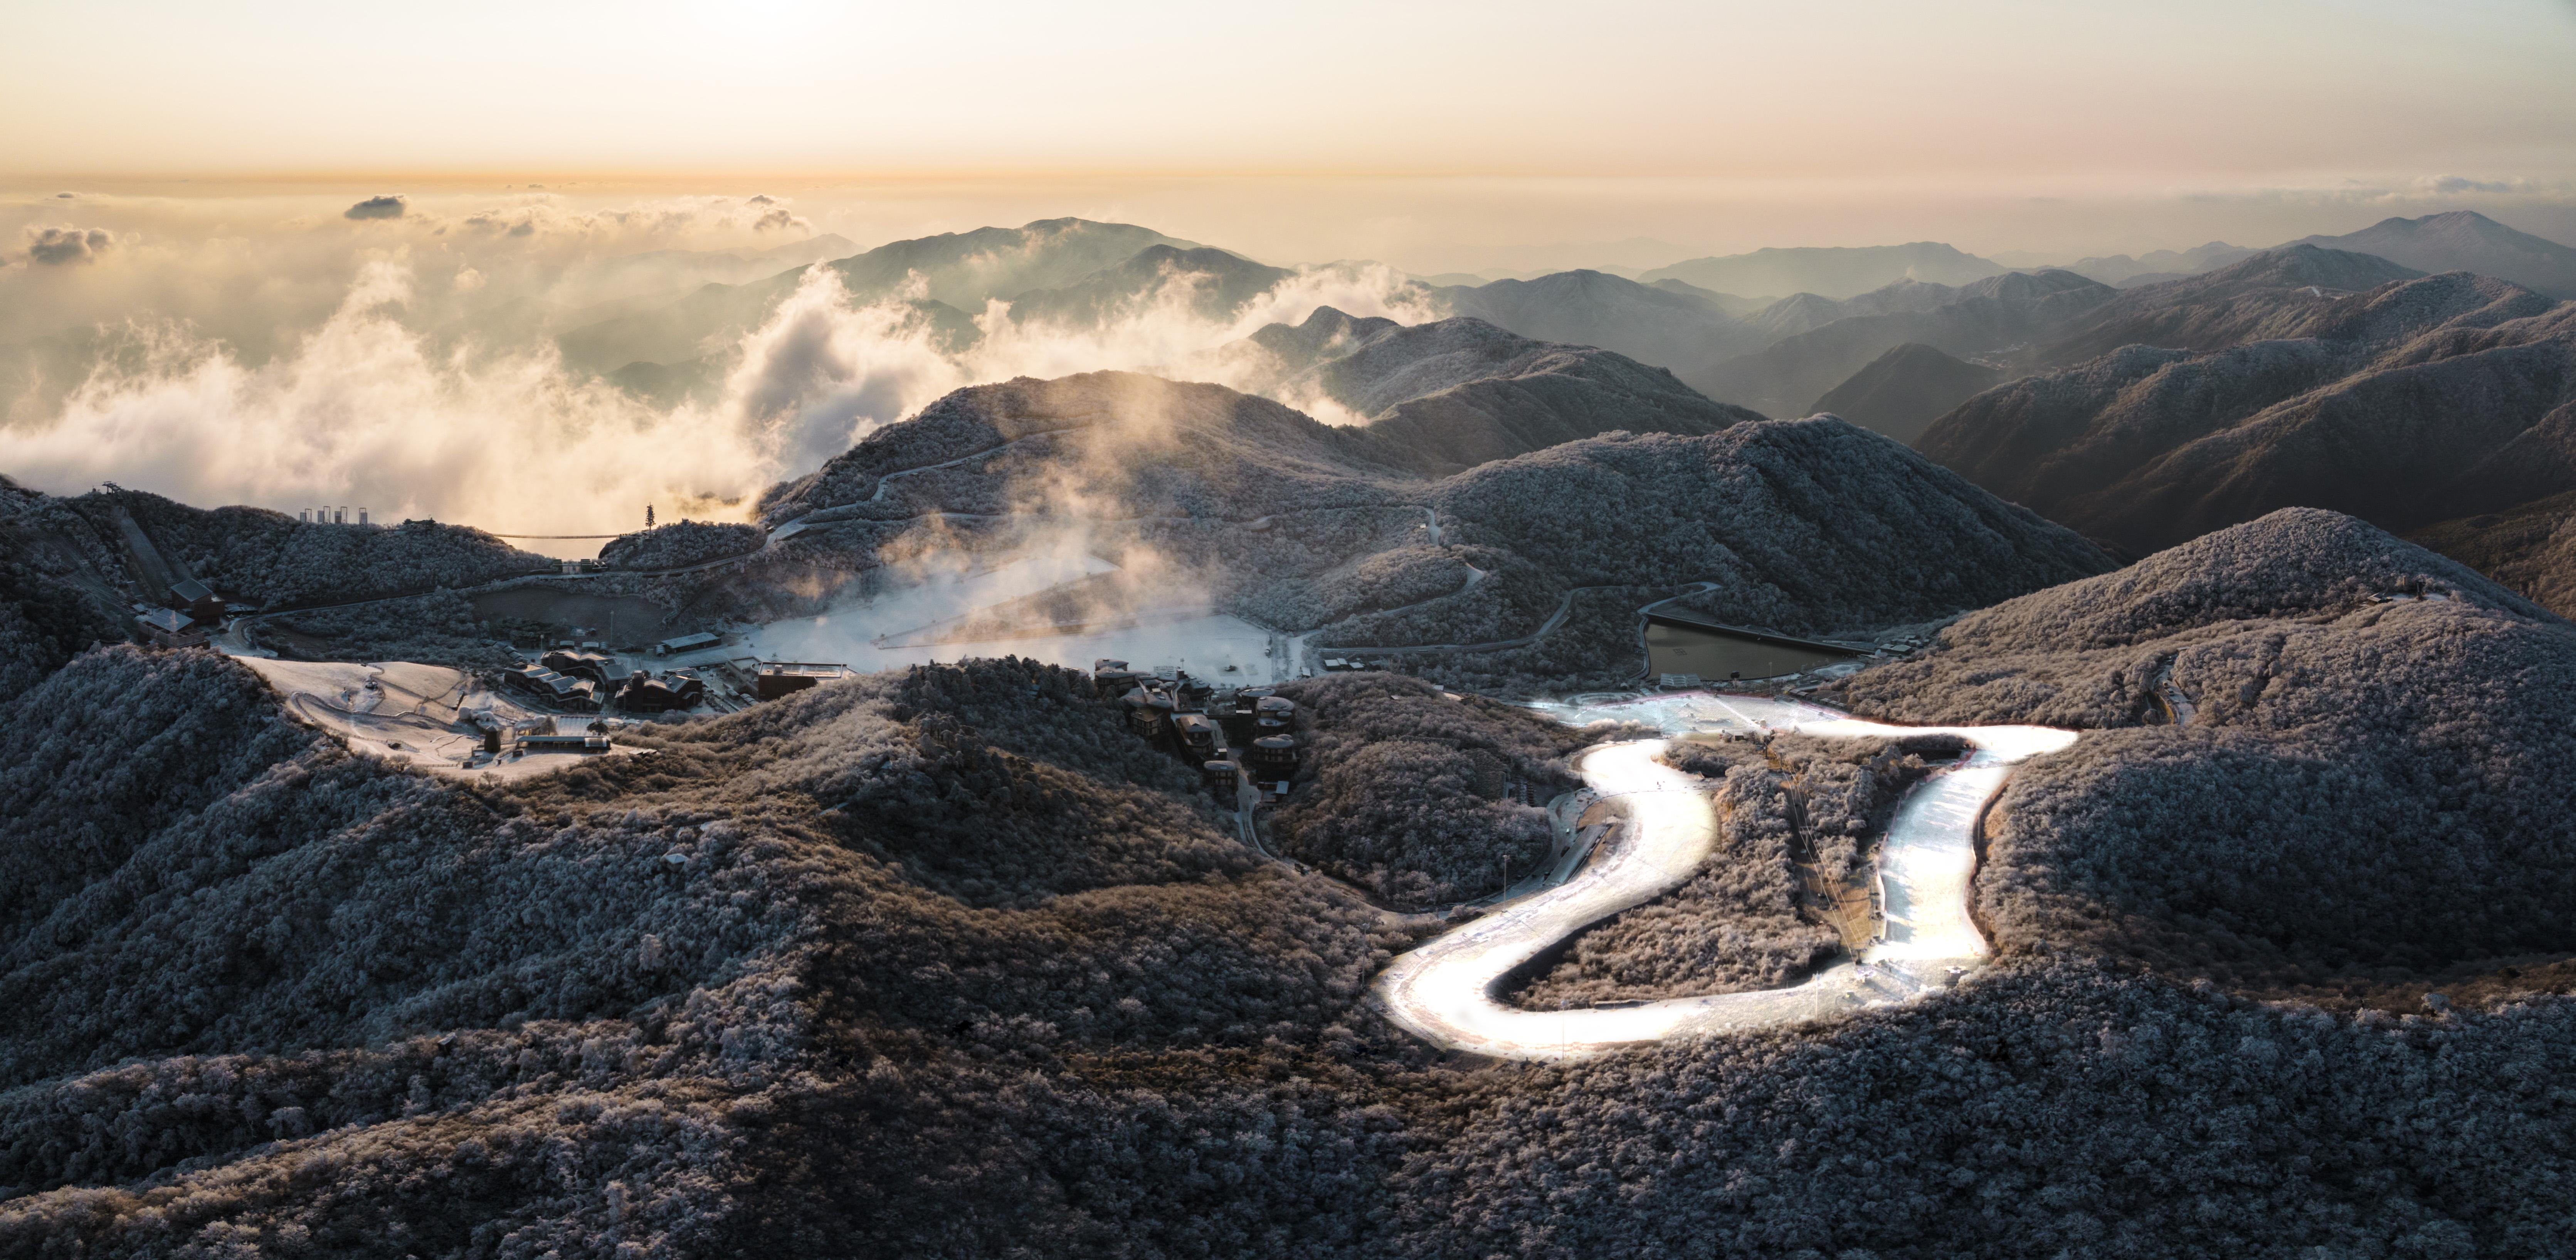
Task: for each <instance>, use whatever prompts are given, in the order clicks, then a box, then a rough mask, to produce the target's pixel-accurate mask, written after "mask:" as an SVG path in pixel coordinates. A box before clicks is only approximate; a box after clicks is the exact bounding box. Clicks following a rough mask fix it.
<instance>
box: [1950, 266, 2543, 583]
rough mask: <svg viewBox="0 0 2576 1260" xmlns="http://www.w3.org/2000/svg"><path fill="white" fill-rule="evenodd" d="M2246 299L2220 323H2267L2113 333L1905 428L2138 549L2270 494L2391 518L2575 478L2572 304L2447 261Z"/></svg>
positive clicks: (2404, 522)
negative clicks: (2186, 331)
mask: <svg viewBox="0 0 2576 1260" xmlns="http://www.w3.org/2000/svg"><path fill="white" fill-rule="evenodd" d="M2276 257H2278V256H2274V255H2267V256H2265V257H2264V258H2257V259H2252V260H2248V262H2246V263H2244V264H2240V265H2239V266H2238V267H2236V268H2229V269H2228V270H2227V271H2223V272H2218V273H2213V274H2212V275H2211V276H2209V277H2204V278H2203V279H2206V280H2210V281H2216V282H2220V283H2222V284H2232V283H2233V282H2232V281H2229V280H2228V279H2227V277H2228V275H2229V273H2230V272H2238V273H2243V272H2245V270H2246V269H2248V268H2254V267H2257V266H2262V265H2265V264H2266V263H2267V260H2270V259H2273V258H2276ZM2346 257H2351V256H2346ZM2303 265H2304V264H2303ZM2178 283H2179V284H2186V285H2188V284H2196V283H2199V282H2198V281H2182V282H2178ZM2163 287H2168V288H2169V287H2172V286H2163ZM2135 292H2136V293H2137V294H2139V295H2145V294H2151V293H2154V292H2155V290H2138V291H2135ZM2121 300H2122V301H2123V302H2126V301H2128V300H2129V296H2128V295H2124V296H2123V298H2122V299H2121ZM2295 301H2297V300H2296V299H2294V302H2295ZM2233 305H2234V304H2233V303H2221V304H2219V305H2216V306H2206V307H2197V308H2193V307H2184V308H2173V309H2177V310H2184V309H2203V310H2224V309H2227V308H2229V307H2231V306H2233ZM2257 305H2258V306H2259V307H2261V308H2263V310H2262V313H2261V314H2259V316H2257V317H2255V318H2252V319H2251V320H2250V321H2249V320H2235V321H2233V323H2234V326H2235V328H2237V329H2238V330H2245V331H2260V332H2262V333H2264V334H2265V335H2266V336H2267V337H2269V338H2271V339H2268V340H2258V341H2252V342H2247V343H2242V344H2236V345H2232V346H2229V347H2228V348H2224V349H2217V350H2213V351H2208V352H2204V353H2193V352H2191V351H2189V350H2185V349H2174V350H2160V349H2152V348H2150V347H2147V346H2143V345H2132V346H2128V347H2126V348H2124V349H2121V350H2118V351H2116V352H2114V353H2111V354H2107V355H2104V356H2102V357H2101V358H2098V359H2095V360H2093V361H2091V362H2088V363H2085V364H2084V365H2082V366H2080V367H2076V368H2072V369H2067V370H2062V371H2057V372H2051V373H2047V374H2044V375H2040V376H2034V377H2029V378H2025V379H2023V380H2020V381H2015V382H2012V383H2009V384H2006V385H2003V386H1999V387H1997V388H1995V389H1993V390H1990V391H1988V392H1986V393H1984V394H1980V395H1978V396H1977V397H1975V398H1972V399H1970V400H1969V401H1967V402H1966V403H1963V404H1961V405H1960V406H1959V408H1958V409H1957V410H1955V411H1953V412H1951V413H1950V414H1948V415H1946V416H1944V417H1942V418H1941V419H1940V420H1939V421H1937V422H1935V423H1934V424H1933V425H1932V427H1931V428H1930V429H1929V430H1928V431H1926V432H1925V434H1924V435H1923V437H1922V439H1921V441H1920V443H1919V445H1920V446H1921V448H1922V450H1923V451H1924V453H1925V454H1927V455H1930V456H1931V457H1932V458H1934V459H1936V460H1939V461H1941V462H1942V463H1943V464H1945V465H1946V466H1949V467H1952V468H1956V469H1958V470H1959V471H1960V472H1962V473H1964V474H1966V475H1967V476H1968V477H1969V478H1971V479H1972V480H1975V481H1976V482H1977V483H1978V484H1980V485H1983V486H1985V487H1986V488H1988V489H1990V490H1993V491H1995V492H1996V493H1997V494H2000V495H2003V496H2004V497H2006V498H2009V499H2012V500H2014V501H2016V502H2020V503H2024V504H2027V505H2029V506H2030V507H2032V508H2033V509H2035V510H2037V511H2039V512H2041V513H2043V514H2044V515H2047V516H2049V517H2050V518H2051V519H2054V520H2059V521H2063V522H2065V523H2067V524H2069V525H2072V526H2074V527H2076V528H2078V529H2081V530H2084V531H2085V532H2087V533H2089V534H2092V535H2094V536H2096V537H2101V538H2106V539H2109V540H2111V541H2114V542H2116V543H2119V544H2120V545H2122V546H2125V547H2130V548H2133V549H2137V550H2142V551H2143V550H2150V549H2153V548H2155V547H2159V546H2163V545H2168V544H2171V543H2174V542H2178V541H2181V540H2183V539H2186V538H2190V537H2192V536H2194V535H2196V534H2200V533H2205V532H2207V531H2210V530H2213V529H2218V528H2222V527H2225V526H2227V525H2230V524H2234V523H2237V522H2240V521H2245V520H2250V519H2253V518H2254V517H2257V516H2260V515H2262V514H2263V513H2265V512H2268V511H2270V510H2272V509H2274V508H2277V507H2282V506H2289V505H2305V506H2315V507H2327V508H2334V509H2336V510H2339V511H2346V512H2350V513H2352V514H2354V515H2356V516H2360V517H2363V518H2364V519H2368V520H2371V521H2373V522H2376V523H2378V524H2381V525H2383V526H2386V527H2388V528H2392V529H2411V528H2414V527H2416V526H2419V525H2423V524H2427V523H2429V522H2432V521H2436V520H2441V519H2445V518H2448V517H2452V516H2459V515H2465V514H2470V513H2476V512H2492V511H2498V510H2501V509H2503V508H2507V507H2510V506H2512V505H2514V504H2517V503H2521V502H2525V501H2527V500H2530V499H2534V498H2539V497H2542V496H2545V495H2548V494H2553V493H2557V492H2560V491H2563V490H2566V489H2570V488H2576V461H2571V459H2570V457H2569V455H2568V454H2567V453H2566V450H2565V449H2563V448H2565V446H2566V441H2565V435H2564V433H2563V432H2562V430H2564V429H2565V428H2566V426H2567V423H2568V421H2567V419H2566V416H2567V406H2568V403H2569V401H2570V398H2571V395H2570V394H2569V392H2568V390H2569V382H2570V381H2571V379H2576V377H2571V375H2570V372H2569V369H2568V356H2569V354H2570V353H2571V347H2576V341H2571V340H2570V331H2569V330H2570V328H2571V327H2576V306H2571V305H2568V304H2563V303H2556V302H2553V301H2551V300H2550V299H2548V298H2546V297H2543V296H2541V295H2539V294H2536V293H2533V292H2531V291H2530V290H2528V289H2524V288H2521V287H2520V286H2517V285H2512V284H2508V283H2506V282H2503V281H2500V280H2493V279H2487V278H2482V277H2476V276H2471V275H2467V274H2465V273H2459V272H2452V273H2446V274H2444V275H2439V276H2430V277H2425V278H2421V279H2413V280H2397V281H2391V282H2388V283H2384V284H2381V285H2378V286H2376V287H2374V288H2371V289H2369V290H2367V291H2365V292H2360V293H2355V294H2350V295H2345V296H2340V297H2334V298H2331V299H2308V300H2307V302H2306V309H2304V310H2301V309H2297V307H2296V306H2292V307H2286V308H2283V307H2274V306H2273V305H2272V304H2271V303H2270V302H2269V300H2268V299H2262V298H2259V297H2258V299H2257ZM2106 309H2107V308H2106ZM2236 309H2237V310H2239V311H2240V312H2242V311H2243V310H2244V308H2242V307H2236ZM2230 335H2231V336H2232V335H2233V334H2232V333H2231V334H2230Z"/></svg>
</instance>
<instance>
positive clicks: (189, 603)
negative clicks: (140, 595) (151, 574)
mask: <svg viewBox="0 0 2576 1260" xmlns="http://www.w3.org/2000/svg"><path fill="white" fill-rule="evenodd" d="M223 619H224V601H223V600H222V599H221V598H219V597H217V596H216V594H215V592H214V590H213V589H212V588H211V587H208V586H207V585H206V584H205V583H203V582H200V581H198V580H196V579H195V578H182V579H181V580H179V581H177V582H174V583H172V584H171V586H170V589H169V590H168V591H167V592H165V593H164V594H163V595H162V596H161V605H160V606H159V607H157V608H156V607H154V606H152V605H150V604H136V605H135V606H134V621H135V624H136V625H138V626H141V627H142V629H143V637H144V638H145V639H146V640H148V641H150V642H152V643H155V644H158V645H160V646H162V647H195V646H198V645H200V644H203V643H204V642H205V641H206V633H207V631H209V630H211V629H213V628H214V627H215V626H217V625H219V624H221V623H222V621H223Z"/></svg>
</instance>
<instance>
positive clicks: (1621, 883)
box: [1375, 696, 2075, 1059]
mask: <svg viewBox="0 0 2576 1260" xmlns="http://www.w3.org/2000/svg"><path fill="white" fill-rule="evenodd" d="M1684 699H1687V700H1688V701H1690V702H1691V703H1689V704H1676V703H1675V701H1676V700H1684ZM1703 704H1713V705H1714V706H1715V708H1716V709H1717V710H1722V711H1723V713H1724V714H1725V715H1726V717H1729V718H1732V719H1735V720H1738V721H1741V722H1742V723H1744V724H1747V725H1751V726H1758V727H1761V728H1764V729H1769V730H1778V731H1796V732H1800V733H1803V734H1808V735H1818V736H1827V737H1832V736H1866V735H1920V734H1932V733H1947V734H1953V735H1957V736H1959V737H1961V738H1963V739H1965V740H1967V741H1968V742H1969V744H1970V745H1971V746H1972V751H1971V753H1970V755H1969V757H1968V758H1967V759H1966V760H1965V761H1964V762H1963V763H1962V764H1961V765H1959V766H1958V767H1956V768H1953V769H1950V770H1947V771H1944V772H1941V773H1940V774H1938V775H1936V776H1934V777H1933V778H1932V779H1930V780H1929V781H1927V782H1925V783H1923V784H1922V785H1920V786H1918V787H1916V788H1915V789H1914V791H1913V792H1911V793H1910V794H1908V796H1907V797H1906V799H1905V801H1904V802H1903V803H1902V804H1901V805H1899V806H1898V808H1897V812H1896V816H1895V818H1894V820H1893V821H1892V822H1891V823H1890V824H1889V827H1888V833H1887V836H1886V838H1885V839H1884V840H1883V841H1882V842H1881V844H1880V846H1879V857H1878V878H1879V882H1880V889H1881V894H1882V902H1883V904H1884V906H1885V908H1886V932H1885V936H1884V939H1883V943H1881V944H1878V945H1874V946H1872V947H1871V948H1870V949H1869V950H1868V951H1867V953H1866V954H1864V955H1863V956H1862V957H1861V958H1860V959H1859V960H1858V961H1857V962H1856V963H1843V964H1840V965H1838V966H1835V967H1831V968H1828V969H1826V970H1825V971H1822V972H1819V973H1817V974H1816V975H1813V976H1810V977H1809V978H1808V979H1807V980H1805V981H1804V982H1802V983H1800V984H1797V985H1793V986H1790V987H1788V988H1783V989H1771V990H1764V991H1760V992H1752V993H1727V994H1719V995H1715V996H1710V997H1696V998H1679V999H1674V1000H1671V1001H1663V1002H1645V1003H1640V1004H1636V1005H1630V1006H1613V1007H1594V1008H1586V1009H1579V1010H1563V1011H1538V1010H1525V1009H1522V1008H1519V1007H1513V1006H1506V1005H1504V1004H1503V1003H1502V1002H1500V1001H1499V1000H1497V999H1496V996H1495V990H1496V989H1497V988H1498V987H1499V986H1500V985H1501V983H1502V980H1503V977H1504V976H1506V975H1507V974H1509V973H1510V972H1511V971H1512V970H1513V969H1514V968H1516V967H1519V966H1521V965H1522V964H1524V963H1526V962H1528V961H1529V960H1530V959H1532V958H1535V957H1537V956H1538V955H1539V954H1540V953H1542V952H1543V951H1545V950H1546V949H1548V948H1549V947H1550V946H1552V945H1554V944H1556V943H1557V942H1558V941H1560V940H1563V939H1564V938H1565V937H1567V936H1568V935H1571V934H1573V933H1575V932H1577V931H1580V930H1582V929H1583V928H1584V927H1586V926H1589V925H1591V924H1593V923H1597V922H1599V921H1601V920H1602V919H1605V918H1608V917H1609V916H1611V915H1613V914H1616V913H1617V912H1619V911H1621V910H1624V909H1627V908H1628V907H1630V906H1634V905H1637V904H1639V903H1641V902H1645V901H1648V900H1651V899H1653V898H1655V897H1657V896H1659V895H1661V894H1663V893H1665V892H1667V891H1669V890H1671V889H1673V888H1675V887H1678V886H1679V885H1680V884H1681V883H1683V882H1684V881H1685V880H1688V879H1689V878H1690V877H1691V874H1692V873H1693V872H1694V871H1696V870H1697V869H1698V868H1699V866H1700V864H1701V863H1702V862H1704V861H1706V860H1707V858H1708V856H1709V854H1710V852H1711V851H1712V849H1713V848H1714V846H1715V843H1716V833H1717V821H1718V820H1717V814H1716V811H1715V809H1714V808H1713V807H1712V805H1711V804H1710V802H1709V799H1708V796H1707V795H1706V792H1705V788H1706V785H1705V784H1704V783H1703V782H1701V781H1700V780H1698V779H1695V778H1693V777H1692V776H1690V775H1687V774H1684V773H1682V772H1681V771H1678V770H1675V769H1673V768H1672V767H1670V766H1667V765H1665V764H1663V763H1662V762H1661V761H1659V760H1657V757H1658V756H1659V755H1660V754H1661V753H1662V752H1663V749H1664V745H1665V741H1664V740H1639V741H1635V742H1631V743H1624V744H1609V745H1604V746H1601V747H1598V748H1595V749H1593V750H1591V751H1590V752H1589V753H1587V754H1586V755H1585V756H1584V757H1583V759H1582V761H1581V764H1580V767H1579V768H1580V769H1581V771H1582V773H1583V777H1584V781H1585V782H1586V783H1587V784H1589V785H1591V787H1592V788H1593V790H1594V791H1596V792H1598V793H1600V794H1601V795H1603V796H1605V797H1607V796H1618V797H1622V798H1624V799H1625V800H1626V801H1627V802H1628V809H1629V817H1630V820H1631V823H1630V825H1629V827H1627V828H1626V829H1625V830H1626V835H1625V836H1624V838H1622V839H1621V840H1620V842H1619V843H1618V844H1617V845H1616V846H1615V847H1614V848H1613V849H1611V850H1610V851H1608V852H1607V853H1605V854H1604V855H1603V856H1602V857H1601V858H1600V859H1599V860H1597V861H1595V862H1594V863H1593V864H1592V866H1591V867H1590V868H1588V869H1586V870H1584V871H1583V872H1581V873H1580V874H1578V875H1577V876H1576V877H1575V878H1574V879H1573V880H1571V881H1569V882H1567V883H1565V884H1562V885H1560V886H1558V887H1555V888H1551V889H1549V890H1547V891H1545V892H1541V893H1538V894H1536V895H1533V896H1531V897H1528V898H1526V899H1524V900H1521V901H1518V902H1515V903H1512V904H1511V905H1508V906H1506V907H1504V908H1502V909H1500V910H1497V911H1495V912H1494V913H1492V914H1489V915H1486V916H1485V917H1483V918H1480V919H1477V920H1476V921H1475V922H1473V923H1469V924H1467V925H1466V926H1464V927H1461V928H1459V929H1458V930H1457V931H1454V932H1451V933H1449V934H1447V935H1445V936H1440V937H1437V938H1435V939H1433V940H1431V941H1429V942H1426V943H1425V944H1423V945H1421V946H1420V947H1418V948H1415V949H1413V950H1410V951H1408V952H1406V953H1404V954H1402V955H1400V956H1398V957H1397V958H1396V960H1395V961H1394V962H1393V963H1392V964H1390V965H1389V966H1388V967H1387V969H1386V970H1385V971H1384V972H1383V973H1381V974H1380V975H1379V976H1378V979H1377V982H1376V986H1375V992H1376V996H1377V998H1378V1000H1379V1001H1380V1002H1381V1003H1382V1004H1383V1005H1384V1006H1385V1008H1386V1010H1387V1012H1388V1014H1389V1015H1390V1017H1392V1018H1393V1019H1394V1020H1395V1022H1396V1023H1397V1024H1398V1025H1400V1026H1402V1027H1403V1028H1405V1029H1406V1030H1408V1031H1410V1032H1412V1033H1414V1034H1415V1035H1417V1036H1419V1037H1421V1038H1423V1039H1424V1040H1426V1041H1430V1042H1432V1043H1434V1044H1436V1045H1440V1046H1443V1047H1446V1048H1448V1049H1452V1050H1465V1051H1470V1052H1473V1053H1477V1054H1486V1055H1493V1056H1495V1057H1498V1058H1515V1059H1576V1058H1583V1057H1587V1056H1589V1055H1593V1054H1598V1053H1600V1052H1602V1051H1604V1050H1608V1049H1611V1048H1613V1047H1616V1046H1622V1045H1631V1044H1635V1043H1638V1042H1648V1041H1661V1040H1664V1039H1666V1038H1670V1037H1676V1036H1682V1035H1685V1034H1690V1033H1703V1032H1716V1031H1724V1030H1730V1029H1746V1028H1758V1027H1764V1026H1768V1025H1773V1024H1782V1023H1789V1022H1793V1021H1796V1020H1800V1019H1807V1018H1812V1017H1814V1016H1817V1015H1822V1014H1826V1013H1829V1012H1832V1011H1837V1010H1851V1009H1855V1008H1857V1007H1861V1006H1875V1005H1882V1004H1886V1003H1892V1002H1901V1001H1905V1000H1907V999H1909V998H1912V997H1913V996H1915V995H1916V994H1918V993H1921V992H1924V991H1926V990H1928V989H1935V988H1940V987H1944V986H1945V985H1946V984H1947V983H1948V979H1949V972H1950V969H1951V968H1953V967H1969V966H1974V965H1976V964H1977V963H1978V962H1980V961H1982V959H1983V958H1984V956H1985V954H1986V952H1987V947H1986V942H1985V938H1984V937H1983V936H1982V935H1980V934H1979V933H1978V931H1977V929H1976V925H1975V924H1974V923H1973V922H1972V921H1971V920H1970V918H1969V914H1968V904H1967V898H1968V891H1969V888H1968V885H1969V881H1970V879H1971V878H1972V877H1973V876H1974V875H1975V873H1976V860H1977V859H1976V846H1975V829H1976V821H1977V816H1978V814H1980V813H1981V812H1983V810H1984V808H1985V805H1986V802H1987V801H1988V800H1990V799H1992V798H1993V797H1994V795H1995V793H1997V792H1999V791H2001V790H2002V788H2003V784H2004V780H2005V777H2006V776H2007V775H2009V774H2010V772H2011V767H2012V766H2013V764H2014V763H2016V762H2019V761H2021V760H2023V759H2025V758H2027V757H2031V756H2033V755H2036V754H2038V753H2043V752H2053V751H2056V750H2058V749H2061V748H2064V747H2066V746H2067V745H2069V744H2071V743H2073V742H2074V741H2075V733H2074V732H2072V731H2060V730H2053V729H2050V728H2047V727H2036V726H1966V727H1897V726H1885V725H1881V724H1879V723H1876V722H1865V721H1861V720H1858V719H1855V718H1850V717H1846V716H1843V715H1841V714H1837V713H1834V712H1833V711H1831V710H1828V709H1824V708H1821V707H1819V706H1816V705H1810V704H1801V703H1796V702H1784V701H1777V700H1769V699H1761V698H1754V697H1734V696H1729V697H1710V696H1700V697H1689V698H1668V699H1663V700H1657V701H1649V702H1644V703H1641V704H1638V705H1633V706H1631V705H1617V706H1600V707H1598V708H1594V709H1579V710H1573V711H1570V713H1569V716H1574V715H1581V716H1585V717H1589V716H1595V715H1598V716H1609V715H1612V714H1617V715H1620V716H1627V717H1631V718H1635V719H1638V720H1644V721H1650V722H1654V723H1655V724H1657V725H1661V726H1663V727H1664V728H1665V729H1666V730H1667V731H1672V730H1675V729H1686V728H1687V726H1688V725H1689V724H1690V723H1691V721H1692V720H1693V719H1706V718H1707V717H1708V716H1709V710H1707V709H1706V708H1702V707H1699V706H1700V705H1703ZM1721 720H1724V719H1721Z"/></svg>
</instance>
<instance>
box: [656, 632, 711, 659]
mask: <svg viewBox="0 0 2576 1260" xmlns="http://www.w3.org/2000/svg"><path fill="white" fill-rule="evenodd" d="M722 642H724V636H723V635H720V634H704V633H701V634H684V635H681V636H680V637H678V638H676V639H664V640H662V641H661V642H660V643H656V644H654V645H653V654H654V655H655V656H673V655H677V654H679V653H681V652H695V651H697V650H698V649H700V648H711V647H714V646H716V645H717V644H719V643H722Z"/></svg>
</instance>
